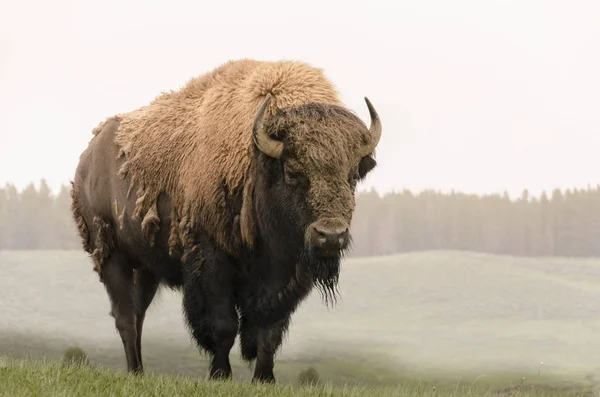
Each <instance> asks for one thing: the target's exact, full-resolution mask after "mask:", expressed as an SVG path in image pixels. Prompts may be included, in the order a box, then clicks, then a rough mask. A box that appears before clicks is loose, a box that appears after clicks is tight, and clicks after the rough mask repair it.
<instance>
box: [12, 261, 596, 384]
mask: <svg viewBox="0 0 600 397" xmlns="http://www.w3.org/2000/svg"><path fill="white" fill-rule="evenodd" d="M340 290H341V293H342V300H341V301H340V302H339V303H338V305H337V306H336V307H335V308H334V309H327V308H326V307H325V306H324V305H323V304H322V302H321V301H320V299H319V296H318V294H313V295H312V296H311V297H310V298H309V299H308V300H307V301H306V302H304V303H303V304H302V306H301V307H300V309H299V310H298V311H297V313H296V314H295V315H294V317H293V319H292V325H291V327H290V332H289V335H288V337H287V339H286V340H285V342H284V345H283V349H282V351H281V353H280V354H279V356H278V358H277V361H276V366H275V375H276V377H277V380H278V383H279V384H280V386H277V387H281V388H285V387H288V386H290V387H291V385H296V383H297V380H298V375H299V374H300V372H301V371H303V370H305V369H307V368H308V367H311V366H312V367H314V368H315V369H316V370H317V371H318V373H319V376H320V378H321V379H322V380H323V381H324V382H326V383H327V384H329V385H330V386H329V387H331V388H335V390H336V393H337V392H338V391H339V390H344V389H343V388H344V387H354V386H356V387H384V386H385V385H387V387H390V388H395V389H394V390H404V389H403V388H407V387H409V388H411V387H412V388H414V387H423V389H422V392H423V393H425V394H420V395H427V393H429V391H432V388H433V386H435V387H436V388H437V389H436V393H437V395H446V394H441V393H442V392H441V391H440V390H442V388H445V389H444V390H453V389H452V388H453V387H463V386H464V387H470V385H471V384H474V385H475V386H476V387H477V388H481V389H478V390H479V391H481V390H484V389H487V388H490V387H493V388H494V390H500V389H502V388H508V387H515V386H518V385H519V384H520V383H521V378H522V377H525V381H524V384H526V385H531V384H533V383H535V384H537V385H538V387H541V385H544V386H548V387H551V388H552V390H557V389H564V388H568V389H569V390H573V386H574V385H582V386H584V387H586V388H587V389H588V390H590V389H591V388H592V387H595V385H596V380H595V376H596V374H597V373H598V372H599V370H600V360H598V357H600V260H591V259H565V258H514V257H506V256H493V255H483V254H475V253H464V252H462V253H461V252H423V253H411V254H405V255H395V256H389V257H379V258H368V259H364V258H356V259H350V260H346V261H345V262H344V264H343V269H342V274H341V277H340ZM108 311H109V302H108V298H107V296H106V293H105V291H104V288H103V286H102V285H101V284H100V283H99V282H98V278H97V275H96V274H95V273H94V272H93V271H92V266H91V263H90V260H89V259H88V258H87V257H86V256H85V255H84V254H82V253H80V252H64V251H26V252H7V251H0V313H2V315H0V355H4V356H8V357H10V358H11V360H12V359H27V360H28V361H26V363H29V362H36V361H35V360H49V361H50V362H54V361H56V362H59V361H60V360H61V359H62V355H63V353H64V351H65V350H66V349H67V348H68V347H69V346H72V345H76V346H80V347H81V348H82V349H83V350H84V351H85V352H86V353H87V355H88V357H89V361H90V363H91V364H92V368H96V367H100V368H102V369H94V371H100V373H101V374H106V373H107V372H103V371H117V372H116V374H117V375H115V374H113V372H110V374H111V375H110V376H113V375H114V376H118V379H119V381H118V382H124V383H123V384H124V385H125V384H128V383H127V382H149V381H150V380H135V379H132V380H129V378H127V377H126V376H125V377H124V378H121V376H124V375H123V370H124V368H125V359H124V355H123V350H122V345H121V341H120V339H119V337H118V334H117V332H116V331H115V328H114V323H113V319H112V318H111V317H110V316H109V315H108ZM142 350H143V354H144V365H145V367H146V369H147V370H148V372H149V376H148V377H147V378H148V379H154V380H152V382H154V381H155V380H156V379H163V378H161V377H167V378H168V379H170V380H169V382H171V379H176V380H173V382H184V383H185V382H192V380H190V379H196V378H204V376H205V375H206V372H207V366H208V362H207V360H206V358H205V357H202V356H199V354H198V351H197V350H196V348H195V346H194V344H193V343H192V341H191V339H190V336H189V333H188V332H187V330H186V329H185V327H184V325H183V317H182V313H181V297H180V295H179V294H177V293H172V292H170V291H162V292H161V294H160V296H159V297H158V299H157V300H156V302H155V303H154V304H153V306H151V308H150V310H149V312H148V315H147V319H146V326H145V328H144V340H143V348H142ZM32 360H33V361H32ZM542 361H543V362H544V365H543V366H541V365H540V362H542ZM17 363H18V364H11V366H9V367H7V368H9V369H8V370H7V369H6V368H5V369H3V370H2V373H3V374H2V375H0V376H6V373H7V371H9V372H11V373H12V374H13V375H11V377H13V378H14V377H19V376H31V377H34V378H35V376H37V375H32V373H34V372H35V371H38V370H39V371H42V372H43V373H52V374H53V375H52V376H57V377H58V379H61V376H62V374H63V372H62V371H63V369H60V370H58V369H57V367H53V366H52V365H48V366H46V365H42V364H31V366H32V367H31V368H30V367H29V366H28V364H26V363H23V362H20V361H18V362H17ZM232 366H233V370H234V377H235V381H236V382H235V384H236V385H238V384H240V385H244V384H247V383H248V381H249V379H250V378H251V375H252V370H251V368H249V367H248V366H247V365H246V364H245V363H243V362H242V361H241V360H240V359H239V349H238V348H237V346H236V347H235V348H234V350H233V352H232ZM32 368H34V369H32ZM27 371H29V372H27ZM52 371H58V372H56V373H54V372H52ZM538 372H539V374H538ZM25 373H27V374H28V375H27V374H25ZM67 373H68V371H67V372H65V374H67ZM48 376H50V375H48ZM52 376H50V378H51V377H52ZM82 376H83V375H82ZM98 376H100V375H98ZM102 376H104V375H102ZM107 376H108V375H107ZM172 376H179V377H185V378H171V377H172ZM155 377H156V378H155ZM50 378H48V379H50ZM167 378H164V379H167ZM2 379H6V378H2ZM144 379H146V378H144ZM177 379H179V380H177ZM156 381H157V382H158V380H156ZM32 382H33V381H32ZM36 382H37V381H36ZM36 382H33V383H36ZM115 382H116V381H115ZM473 382H474V383H473ZM37 383H40V382H37ZM192 383H193V382H192ZM119 384H120V383H119ZM186 384H187V383H186ZM194 384H195V383H194ZM0 385H2V383H1V382H0ZM286 385H287V386H286ZM360 385H362V386H360ZM32 387H33V386H32ZM48 387H51V386H48ZM52 387H71V386H66V385H62V386H60V385H58V384H57V385H54V386H52ZM73 387H75V386H73ZM86 387H87V386H86ZM119 387H120V386H119ZM123 387H129V386H123ZM132 387H133V386H132ZM148 387H150V386H148ZM152 387H157V386H156V385H155V386H152ZM165 387H166V386H165ZM181 387H184V386H181ZM189 387H204V386H189ZM215 387H216V386H215ZM223 387H225V386H223ZM227 387H233V386H227ZM235 387H238V386H235ZM239 387H243V386H239ZM185 388H188V386H185ZM340 388H342V389H340ZM0 389H2V386H0ZM430 389H431V390H430ZM49 390H50V389H49ZM52 390H54V389H52ZM56 390H58V389H56ZM114 390H115V393H120V392H118V391H117V389H114ZM278 390H279V389H278ZM282 390H283V389H282ZM290 390H291V389H290ZM302 390H304V389H302ZM377 390H379V389H377ZM419 390H421V389H419ZM428 390H429V391H428ZM0 393H1V392H0ZM69 393H71V392H70V391H69V392H68V391H65V392H62V391H57V394H58V395H61V394H62V395H71V394H69ZM236 393H237V392H236ZM249 393H254V392H249ZM282 393H283V391H282ZM323 393H325V392H324V391H323ZM348 393H351V392H348ZM33 394H34V395H35V393H33ZM50 394H52V393H50ZM75 394H76V393H75ZM151 394H152V393H151ZM15 395H18V394H15ZM73 395H74V394H73ZM123 395H125V394H123ZM252 395H261V394H260V393H257V394H252ZM284 395H285V394H284ZM299 395H301V394H299ZM344 395H352V394H344ZM382 395H383V394H382ZM392 395H393V394H392ZM396 395H403V394H396ZM407 395H408V394H407ZM448 395H452V394H448ZM461 395H462V394H461ZM538 395H539V394H538Z"/></svg>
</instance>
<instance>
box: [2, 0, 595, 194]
mask: <svg viewBox="0 0 600 397" xmlns="http://www.w3.org/2000/svg"><path fill="white" fill-rule="evenodd" d="M216 4H222V5H216ZM242 57H248V58H255V59H264V60H278V59H297V60H302V61H306V62H308V63H310V64H312V65H314V66H317V67H320V68H323V69H324V70H325V72H326V73H327V75H328V77H329V78H330V79H331V80H332V81H333V83H334V84H335V85H336V86H337V87H338V89H339V91H340V93H341V95H342V99H343V100H344V101H345V103H346V104H347V105H348V106H349V107H350V108H352V109H353V110H355V111H356V112H357V113H358V114H359V115H360V116H361V117H363V119H364V120H365V121H366V122H367V123H368V120H369V119H368V112H367V109H366V105H365V103H364V100H363V97H364V96H368V97H369V98H370V99H371V101H372V102H373V104H374V105H375V107H376V108H377V110H378V112H379V114H380V116H381V119H382V122H383V136H382V139H381V142H380V146H379V149H378V151H377V159H378V162H379V166H378V168H377V169H376V171H374V172H373V174H372V176H371V177H370V178H369V179H368V180H367V181H366V183H364V184H363V185H362V187H363V188H368V187H371V186H374V187H375V188H376V189H378V190H379V191H381V192H386V191H390V190H393V189H403V188H408V189H410V190H413V191H415V192H418V191H421V190H423V189H428V188H433V189H440V190H443V191H448V190H450V189H455V190H457V191H463V192H474V193H491V192H502V191H503V190H508V191H509V192H510V193H511V195H517V194H519V193H520V191H521V190H522V189H524V188H528V189H529V190H530V192H531V193H533V194H538V193H539V192H540V191H541V190H542V189H546V190H551V189H553V188H563V189H565V188H569V187H585V186H587V184H593V185H595V184H597V183H600V155H598V149H599V148H600V2H599V1H597V0H589V1H577V0H569V1H567V0H565V1H549V0H539V1H533V0H519V1H516V0H515V1H509V0H505V1H500V0H485V1H484V0H471V1H467V0H454V1H448V0H414V1H398V0H397V1H394V2H392V1H389V2H388V1H384V0H368V1H360V2H359V1H357V2H354V3H353V2H352V1H349V0H346V1H338V2H333V1H325V0H320V1H314V0H310V1H307V0H302V1H293V2H283V1H259V0H252V1H236V2H233V1H228V2H225V1H223V2H222V3H219V2H217V1H215V0H212V1H198V0H196V1H175V0H171V1H162V2H158V1H151V0H145V1H121V0H118V1H117V0H103V1H95V0H94V1H89V0H86V1H78V2H76V1H69V0H50V1H48V0H44V1H42V0H0V186H1V185H4V184H5V183H7V182H11V183H15V184H16V185H17V187H19V188H22V187H24V186H25V185H26V184H27V183H28V182H30V181H34V182H36V184H37V182H38V181H39V180H40V179H41V178H46V179H47V180H48V182H49V183H50V184H51V186H52V187H53V188H55V189H56V188H57V187H58V186H59V185H60V184H61V183H68V181H70V179H71V178H72V176H73V173H74V171H75V167H76V165H77V161H78V158H79V154H80V152H81V151H82V150H83V149H84V148H85V146H86V144H87V142H88V141H89V139H90V138H91V130H92V128H93V127H95V126H96V125H97V124H98V122H100V121H101V120H103V119H104V118H106V117H107V116H110V115H113V114H114V113H118V112H123V111H126V110H130V109H134V108H136V107H139V106H142V105H145V104H147V103H148V102H149V101H151V100H152V99H154V98H155V97H156V96H157V95H158V94H160V92H161V91H166V90H170V89H178V88H179V87H181V86H182V85H183V84H185V83H186V82H187V81H188V80H189V79H190V78H191V77H194V76H197V75H200V74H203V73H205V72H207V71H209V70H211V69H213V68H214V67H216V66H218V65H220V64H222V63H224V62H226V61H227V60H229V59H236V58H242Z"/></svg>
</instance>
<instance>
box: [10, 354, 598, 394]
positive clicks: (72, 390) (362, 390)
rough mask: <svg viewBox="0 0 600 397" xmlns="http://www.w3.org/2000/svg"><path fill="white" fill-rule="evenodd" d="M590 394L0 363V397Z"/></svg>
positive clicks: (533, 387)
mask: <svg viewBox="0 0 600 397" xmlns="http://www.w3.org/2000/svg"><path fill="white" fill-rule="evenodd" d="M590 394H591V391H590V390H583V389H581V390H579V389H564V390H558V389H550V388H548V387H544V388H542V387H538V386H536V385H535V384H524V385H522V386H516V387H511V388H508V389H500V390H498V389H492V388H490V387H489V386H482V385H476V384H470V385H469V384H454V385H451V384H446V385H437V386H433V385H432V384H431V383H427V382H417V381H407V382H404V383H401V384H397V385H394V386H361V385H352V386H350V385H348V386H334V385H331V384H319V385H302V386H299V385H289V384H288V385H262V384H251V383H249V382H239V381H229V382H215V381H205V380H201V379H200V380H199V379H194V378H191V377H183V376H174V375H155V374H147V375H144V376H133V375H128V374H126V373H124V372H122V371H115V370H113V369H109V368H101V367H96V366H91V365H83V366H79V367H77V366H69V365H64V364H61V363H59V362H49V361H42V360H37V361H29V360H14V359H8V358H0V396H11V397H21V396H78V397H86V396H307V397H310V396H347V397H353V396H357V397H358V396H367V395H368V396H401V397H405V396H406V397H408V396H444V397H446V396H447V397H458V396H539V397H544V396H589V395H590Z"/></svg>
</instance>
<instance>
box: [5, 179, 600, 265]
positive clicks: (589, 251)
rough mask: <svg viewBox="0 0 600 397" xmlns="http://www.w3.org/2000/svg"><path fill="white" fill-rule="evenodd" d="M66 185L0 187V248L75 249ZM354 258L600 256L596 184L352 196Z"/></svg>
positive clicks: (599, 193) (599, 201)
mask: <svg viewBox="0 0 600 397" xmlns="http://www.w3.org/2000/svg"><path fill="white" fill-rule="evenodd" d="M70 200H71V199H70V195H69V189H68V187H67V186H62V187H61V189H60V191H59V192H58V194H56V195H54V194H52V193H51V191H50V189H49V187H48V185H47V183H46V182H45V181H43V180H42V181H41V183H40V184H39V188H36V187H35V186H34V184H30V185H28V186H27V187H26V188H25V189H23V190H22V191H21V192H19V191H17V189H16V188H15V187H14V186H13V185H6V186H5V187H4V188H0V249H14V250H25V249H77V250H79V249H81V245H80V239H79V237H78V236H77V234H76V229H75V223H74V221H73V220H72V218H71V212H70V203H71V202H70ZM352 229H353V230H352V232H353V237H354V243H353V251H352V253H351V255H352V256H371V255H386V254H393V253H400V252H409V251H420V250H439V249H452V250H469V251H479V252H488V253H495V254H508V255H519V256H551V255H558V256H596V257H600V186H597V187H595V188H591V187H589V188H587V189H572V190H566V191H564V192H563V191H561V190H558V189H556V190H554V191H552V192H551V193H550V194H546V193H544V194H542V195H541V196H540V197H539V198H538V197H530V195H529V192H528V191H524V192H523V194H522V195H521V197H519V198H518V199H516V200H511V199H510V198H509V196H508V194H507V193H504V194H494V195H485V196H477V195H472V194H464V193H457V192H452V193H448V194H442V193H438V192H434V191H424V192H421V193H419V194H415V193H413V192H410V191H408V190H404V191H401V192H396V193H390V194H386V195H379V194H378V193H377V192H375V191H372V190H371V191H367V192H362V193H360V194H359V195H358V196H357V208H356V213H355V215H354V219H353V225H352Z"/></svg>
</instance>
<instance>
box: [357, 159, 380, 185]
mask: <svg viewBox="0 0 600 397" xmlns="http://www.w3.org/2000/svg"><path fill="white" fill-rule="evenodd" d="M376 165H377V161H375V159H374V158H373V156H372V155H368V156H365V157H363V158H362V159H361V160H360V163H358V177H359V179H361V180H362V179H364V178H365V177H366V176H367V174H368V173H369V172H371V170H373V168H375V166H376Z"/></svg>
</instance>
